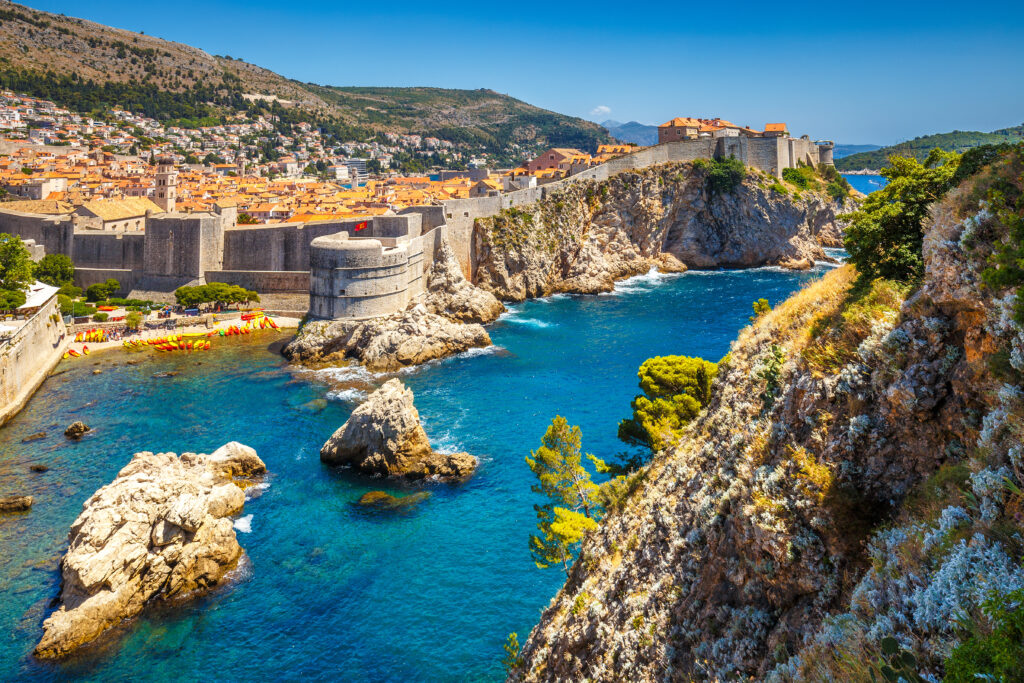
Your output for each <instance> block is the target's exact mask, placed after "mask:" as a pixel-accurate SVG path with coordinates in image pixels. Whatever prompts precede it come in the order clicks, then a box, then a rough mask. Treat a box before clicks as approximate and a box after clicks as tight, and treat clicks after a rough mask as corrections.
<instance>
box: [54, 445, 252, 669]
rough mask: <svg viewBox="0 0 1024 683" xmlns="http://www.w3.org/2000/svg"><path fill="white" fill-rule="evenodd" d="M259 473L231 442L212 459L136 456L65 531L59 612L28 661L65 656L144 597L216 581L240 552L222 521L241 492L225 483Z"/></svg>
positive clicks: (233, 511)
mask: <svg viewBox="0 0 1024 683" xmlns="http://www.w3.org/2000/svg"><path fill="white" fill-rule="evenodd" d="M264 472H266V467H265V466H264V464H263V462H262V461H261V460H260V459H259V457H258V456H257V455H256V452H255V451H254V450H253V449H251V448H249V447H248V446H243V445H242V444H239V443H236V442H232V443H229V444H227V445H225V446H222V447H221V448H219V449H218V450H216V451H214V452H213V453H212V454H210V455H205V454H196V453H183V454H182V455H181V457H178V456H177V455H175V454H174V453H149V452H142V453H136V454H135V456H134V457H133V458H132V460H131V462H129V463H128V464H127V465H126V466H125V467H124V468H123V469H122V470H121V471H120V472H118V474H117V477H116V478H115V479H114V480H113V481H112V482H111V483H109V484H107V485H106V486H104V487H103V488H101V489H100V490H98V491H97V492H96V493H94V494H93V495H92V497H91V498H89V500H87V501H86V502H85V505H84V506H83V508H84V509H83V511H82V514H80V515H79V516H78V519H76V520H75V522H74V524H72V526H71V532H70V534H69V537H68V543H69V547H68V551H67V553H66V554H65V555H64V560H63V562H62V563H61V573H62V576H63V583H62V586H61V593H60V607H59V608H58V609H57V611H55V612H54V613H53V614H51V615H50V616H49V617H48V618H47V619H46V621H45V622H44V623H43V637H42V639H41V640H40V641H39V644H38V645H37V646H36V650H35V654H36V656H37V657H40V658H55V657H62V656H64V655H67V654H68V653H69V652H71V651H73V650H75V649H76V648H78V647H79V646H81V645H83V644H85V643H88V642H90V641H92V640H94V639H96V638H97V637H98V636H100V635H101V634H102V633H103V632H104V631H106V630H107V629H109V628H111V627H112V626H115V625H116V624H118V623H120V622H121V621H122V620H124V619H128V618H131V617H134V616H136V615H137V614H139V612H141V611H142V610H143V608H144V607H145V606H146V605H147V604H148V603H150V602H151V601H154V600H168V599H172V598H182V597H185V596H188V595H191V594H193V593H195V592H197V591H201V590H204V589H208V588H210V587H212V586H214V585H216V584H217V583H218V582H219V581H221V579H222V578H223V577H224V575H225V573H226V572H228V571H229V570H230V569H231V568H233V567H234V566H235V564H236V562H237V561H238V559H239V557H240V556H241V554H242V548H241V547H240V546H239V545H238V540H237V539H236V538H235V531H234V529H233V528H232V520H231V519H230V517H231V516H232V515H237V514H238V513H239V512H241V511H242V508H243V506H244V504H245V494H244V493H243V491H242V487H241V486H239V485H238V484H236V483H235V482H234V480H233V478H234V477H249V476H255V475H259V474H263V473H264Z"/></svg>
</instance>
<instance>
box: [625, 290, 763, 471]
mask: <svg viewBox="0 0 1024 683" xmlns="http://www.w3.org/2000/svg"><path fill="white" fill-rule="evenodd" d="M766 303H767V302H766ZM755 310H756V309H755ZM717 373H718V365H717V364H716V363H712V362H710V361H706V360H704V359H703V358H691V357H690V356H655V357H654V358H649V359H647V360H645V361H644V362H643V364H642V365H641V366H640V371H639V373H637V377H638V378H639V379H640V388H641V389H642V390H643V392H644V393H643V395H641V396H637V397H636V398H635V399H633V403H632V407H633V416H632V417H631V418H628V419H625V420H623V421H622V422H620V423H619V438H620V439H622V440H623V441H625V442H626V443H628V444H630V445H633V446H646V447H647V448H650V449H651V450H652V451H660V450H663V449H665V448H667V447H668V446H671V445H672V444H673V443H675V441H676V439H677V438H678V437H679V434H680V433H681V431H682V429H683V427H685V426H686V424H687V423H688V422H690V420H692V419H693V418H695V417H696V416H697V414H698V413H699V412H700V411H701V409H702V408H703V407H704V406H706V405H707V404H708V402H710V401H711V383H712V382H713V381H714V379H715V375H716V374H717Z"/></svg>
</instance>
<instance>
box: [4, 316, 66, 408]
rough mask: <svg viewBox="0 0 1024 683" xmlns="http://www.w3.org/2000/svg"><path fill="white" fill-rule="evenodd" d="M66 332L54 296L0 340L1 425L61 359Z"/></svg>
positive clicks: (24, 401) (21, 405)
mask: <svg viewBox="0 0 1024 683" xmlns="http://www.w3.org/2000/svg"><path fill="white" fill-rule="evenodd" d="M66 334H67V328H66V327H65V326H64V320H63V318H61V316H60V312H59V311H58V310H57V297H56V296H54V297H51V298H50V300H49V301H47V302H46V303H45V304H44V305H43V306H42V307H40V309H39V311H38V312H37V313H36V314H35V315H34V316H32V317H31V318H30V319H29V320H28V321H27V322H26V323H25V324H24V325H23V326H22V328H21V329H20V330H18V331H17V332H16V333H15V334H14V336H13V337H11V338H10V339H9V340H8V341H6V342H2V343H0V425H2V424H4V423H5V422H7V420H9V419H11V417H13V416H14V415H15V414H16V413H17V412H18V411H19V410H21V409H22V407H23V406H24V405H25V403H26V402H27V401H28V399H29V397H31V396H32V394H33V393H34V392H35V390H36V389H37V388H38V387H39V385H40V384H42V383H43V380H45V379H46V376H47V375H48V374H49V373H50V371H51V370H52V369H53V368H54V366H56V365H57V363H58V362H59V361H60V357H61V354H62V353H63V352H64V338H65V336H66Z"/></svg>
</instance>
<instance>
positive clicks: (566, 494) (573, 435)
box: [526, 415, 598, 573]
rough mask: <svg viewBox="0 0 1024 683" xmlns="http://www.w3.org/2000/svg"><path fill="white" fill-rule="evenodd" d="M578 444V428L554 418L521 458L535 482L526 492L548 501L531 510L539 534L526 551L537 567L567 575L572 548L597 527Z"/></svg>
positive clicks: (594, 489)
mask: <svg viewBox="0 0 1024 683" xmlns="http://www.w3.org/2000/svg"><path fill="white" fill-rule="evenodd" d="M580 440H581V437H580V428H579V427H576V426H570V425H569V423H568V421H566V419H565V418H564V417H562V416H560V415H558V416H556V417H555V419H554V420H552V422H551V426H549V427H548V429H547V431H546V432H545V433H544V437H543V438H542V439H541V446H540V448H538V449H537V450H536V451H533V452H531V454H530V455H532V456H533V457H528V458H526V464H527V465H529V467H530V470H531V471H532V472H533V473H534V475H535V476H536V477H537V482H538V483H537V484H536V485H534V486H532V487H531V489H532V490H533V491H534V492H535V493H543V494H544V495H545V496H547V497H548V498H549V499H550V500H551V502H550V503H548V504H547V505H535V506H534V510H536V512H537V529H538V531H539V532H540V533H538V534H535V535H531V536H530V552H531V553H532V554H533V561H534V563H535V564H536V565H537V566H538V567H540V568H541V569H546V568H548V567H551V566H554V565H556V564H561V565H562V566H563V567H564V569H565V571H566V573H568V572H569V561H570V560H571V559H572V553H573V549H574V548H575V547H576V546H577V545H578V544H579V542H580V541H582V540H583V535H584V534H585V533H586V532H587V531H589V530H590V529H595V528H597V521H596V519H595V518H596V516H597V512H598V502H597V495H598V486H597V485H596V484H594V482H592V481H591V480H590V472H588V471H587V469H586V468H585V467H584V466H583V457H582V454H581V452H580Z"/></svg>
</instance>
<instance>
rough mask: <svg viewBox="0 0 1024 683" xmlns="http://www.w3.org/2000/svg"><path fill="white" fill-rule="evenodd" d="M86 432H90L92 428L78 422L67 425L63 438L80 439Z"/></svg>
mask: <svg viewBox="0 0 1024 683" xmlns="http://www.w3.org/2000/svg"><path fill="white" fill-rule="evenodd" d="M88 431H92V428H91V427H89V426H88V425H86V424H85V423H84V422H82V421H80V420H79V421H76V422H72V423H71V424H70V425H68V428H67V429H65V430H64V436H66V437H68V438H69V439H81V438H82V435H83V434H85V433H86V432H88Z"/></svg>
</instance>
